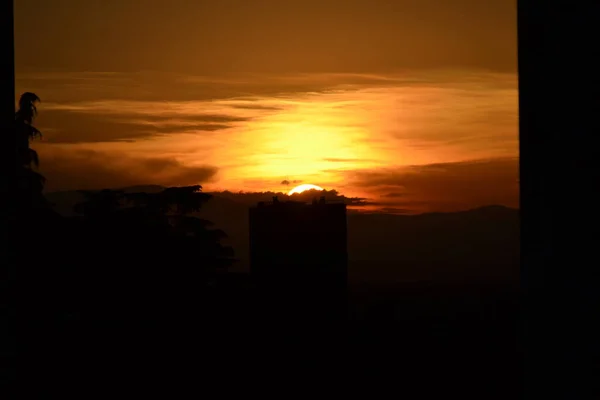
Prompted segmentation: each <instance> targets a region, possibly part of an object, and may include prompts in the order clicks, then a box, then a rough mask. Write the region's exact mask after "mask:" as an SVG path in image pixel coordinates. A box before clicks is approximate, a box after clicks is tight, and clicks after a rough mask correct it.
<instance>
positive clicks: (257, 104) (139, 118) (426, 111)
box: [15, 0, 518, 212]
mask: <svg viewBox="0 0 600 400" xmlns="http://www.w3.org/2000/svg"><path fill="white" fill-rule="evenodd" d="M15 3H16V4H15V8H16V11H15V13H16V16H15V18H16V21H15V29H16V33H15V34H16V61H17V92H18V93H17V94H20V93H22V92H23V91H33V92H35V93H36V94H38V95H39V96H40V97H41V99H42V103H41V104H40V106H39V112H40V115H39V118H38V120H37V126H38V127H39V128H40V130H41V131H42V132H43V133H44V140H43V141H40V142H37V143H35V144H34V148H35V149H37V150H38V152H39V154H40V158H41V163H42V168H41V169H42V173H43V174H44V175H45V176H46V178H47V179H48V182H47V190H48V191H55V190H72V189H99V188H105V187H110V188H118V187H123V186H130V185H139V184H160V185H171V186H175V185H189V184H202V185H203V186H204V189H205V190H206V191H221V190H230V191H234V192H237V191H249V192H263V191H275V192H278V191H284V192H287V191H289V190H290V189H291V188H292V187H293V186H294V184H293V182H294V181H296V182H297V183H299V182H302V183H312V184H316V185H319V186H322V187H324V188H326V189H334V190H337V191H339V192H340V193H341V194H343V195H346V196H350V197H355V196H357V197H364V198H367V199H368V201H370V202H371V203H373V207H376V208H379V209H385V210H388V211H394V210H396V211H397V212H422V211H449V210H461V209H467V208H472V207H476V206H482V205H489V204H502V205H507V206H513V207H516V206H517V205H518V182H517V179H518V130H517V129H518V104H517V74H516V51H517V50H516V35H517V32H516V5H515V2H514V1H512V0H488V1H481V0H452V1H448V0H387V1H383V0H361V1H358V0H319V1H313V0H300V1H297V0H285V1H282V0H239V1H234V0H218V1H216V0H213V1H204V0H171V1H159V0H144V1H141V0H139V1H133V0H95V1H92V0H86V1H80V0H56V1H51V2H50V1H45V0H18V1H16V2H15ZM284 181H288V182H291V183H292V184H291V185H286V184H284V183H285V182H284Z"/></svg>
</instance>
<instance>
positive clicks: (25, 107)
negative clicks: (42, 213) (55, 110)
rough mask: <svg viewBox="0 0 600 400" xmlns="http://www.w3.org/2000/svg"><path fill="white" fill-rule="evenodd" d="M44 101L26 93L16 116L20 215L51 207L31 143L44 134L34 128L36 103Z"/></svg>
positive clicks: (21, 99)
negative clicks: (44, 190)
mask: <svg viewBox="0 0 600 400" xmlns="http://www.w3.org/2000/svg"><path fill="white" fill-rule="evenodd" d="M39 101H40V98H39V97H38V96H37V95H36V94H34V93H31V92H26V93H23V95H21V98H20V99H19V108H18V110H17V112H16V113H15V125H14V127H15V136H16V144H17V158H16V161H17V165H16V170H17V212H19V211H21V212H29V210H30V209H40V208H47V207H48V203H47V202H46V199H45V198H44V196H43V194H42V191H43V189H44V183H45V178H44V177H43V176H42V175H41V174H40V173H39V172H37V171H35V170H34V168H37V167H38V166H39V158H38V154H37V152H36V151H35V150H33V149H31V148H30V146H29V143H30V141H31V140H33V139H35V138H36V137H40V136H41V132H40V131H39V130H38V129H37V128H36V127H35V126H33V121H34V119H35V117H36V116H37V107H36V103H37V102H39Z"/></svg>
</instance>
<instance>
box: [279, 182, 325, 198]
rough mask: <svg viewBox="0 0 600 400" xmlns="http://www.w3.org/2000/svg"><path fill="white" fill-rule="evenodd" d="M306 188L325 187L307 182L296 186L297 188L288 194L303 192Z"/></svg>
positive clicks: (319, 188)
mask: <svg viewBox="0 0 600 400" xmlns="http://www.w3.org/2000/svg"><path fill="white" fill-rule="evenodd" d="M306 190H325V189H323V188H322V187H320V186H317V185H311V184H308V183H306V184H304V185H300V186H296V187H295V188H293V189H292V190H290V192H289V193H288V195H289V196H291V195H293V194H294V193H302V192H304V191H306Z"/></svg>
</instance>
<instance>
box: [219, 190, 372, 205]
mask: <svg viewBox="0 0 600 400" xmlns="http://www.w3.org/2000/svg"><path fill="white" fill-rule="evenodd" d="M214 194H217V195H219V197H222V198H228V199H230V200H234V201H236V202H239V203H242V204H244V205H247V206H254V205H256V204H258V203H259V202H261V201H264V202H270V201H272V200H273V197H277V198H278V199H279V200H280V201H288V200H292V201H304V202H311V201H312V200H313V199H315V198H320V197H321V196H325V199H326V200H327V201H328V202H342V203H344V204H346V205H348V206H355V207H361V206H364V205H365V204H366V203H365V199H363V198H360V197H346V196H344V195H342V194H340V193H338V192H337V191H336V190H325V191H320V190H307V191H305V192H302V193H296V194H293V195H292V196H288V195H287V194H286V193H283V192H270V191H269V192H237V193H235V192H230V191H223V192H214Z"/></svg>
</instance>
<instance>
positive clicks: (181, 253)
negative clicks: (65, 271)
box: [72, 185, 233, 316]
mask: <svg viewBox="0 0 600 400" xmlns="http://www.w3.org/2000/svg"><path fill="white" fill-rule="evenodd" d="M81 193H83V194H84V196H85V199H84V201H83V202H81V203H80V204H78V205H76V206H75V210H76V211H77V212H79V213H81V214H82V217H78V218H76V219H75V226H76V229H75V230H74V232H77V234H76V236H74V237H73V238H72V243H73V247H74V248H76V249H77V251H76V252H75V259H74V260H73V263H74V264H85V266H86V267H85V268H86V269H87V271H88V272H89V274H88V276H87V277H86V278H83V279H80V281H86V282H87V284H88V285H91V286H92V289H91V290H86V292H87V293H82V295H83V296H89V295H90V294H91V293H95V294H94V295H93V296H92V298H90V297H88V302H89V303H95V304H96V306H94V308H95V309H96V310H99V309H103V310H104V311H106V310H108V309H112V310H115V309H119V311H124V310H129V309H130V308H131V307H134V308H135V309H136V311H135V313H136V315H137V316H143V315H145V313H146V312H150V313H151V314H152V315H154V313H155V312H157V310H158V309H164V308H165V307H168V308H169V313H174V312H176V310H185V309H189V307H199V306H200V304H199V298H198V296H199V295H201V294H202V292H203V291H204V290H205V289H206V287H207V285H208V284H209V283H210V282H211V280H212V279H213V278H214V277H215V276H216V274H217V273H218V272H219V271H222V270H225V269H226V268H227V267H228V266H230V265H231V264H232V263H233V258H232V257H233V250H232V249H231V248H229V247H225V246H223V245H222V244H221V243H220V241H221V240H222V239H223V238H225V237H226V235H225V233H224V232H223V231H221V230H218V229H210V226H211V223H210V222H209V221H206V220H202V219H199V218H196V217H194V216H193V215H191V214H192V213H194V212H197V211H198V210H199V209H200V208H201V207H202V205H203V204H204V203H205V202H206V201H208V200H209V199H210V195H207V194H206V193H202V191H201V186H199V185H197V186H188V187H171V188H168V189H165V190H163V191H161V192H159V193H125V192H124V191H116V190H101V191H95V192H94V191H84V192H81ZM92 254H93V257H90V255H92ZM107 292H110V293H111V298H110V299H107V298H106V297H105V294H103V293H107ZM142 299H143V300H142ZM98 300H100V302H98ZM140 301H142V302H143V304H140ZM99 303H101V306H99V305H98V304H99ZM100 311H101V312H102V310H100ZM128 315H131V313H129V314H128Z"/></svg>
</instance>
